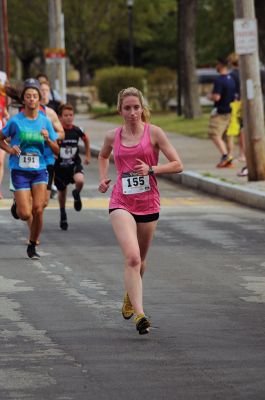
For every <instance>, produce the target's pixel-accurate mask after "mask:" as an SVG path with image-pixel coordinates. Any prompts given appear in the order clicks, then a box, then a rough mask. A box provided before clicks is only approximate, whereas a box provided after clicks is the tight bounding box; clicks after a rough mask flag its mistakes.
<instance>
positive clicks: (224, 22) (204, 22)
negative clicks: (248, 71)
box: [197, 0, 234, 65]
mask: <svg viewBox="0 0 265 400" xmlns="http://www.w3.org/2000/svg"><path fill="white" fill-rule="evenodd" d="M197 9H198V11H197V64H199V65H209V64H213V63H215V61H216V58H217V57H218V56H220V55H222V56H227V55H228V54H229V53H231V52H233V51H234V41H233V19H234V15H233V1H232V0H222V1H218V2H217V1H216V0H198V8H197Z"/></svg>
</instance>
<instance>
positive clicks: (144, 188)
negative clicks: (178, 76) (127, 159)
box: [121, 172, 151, 194]
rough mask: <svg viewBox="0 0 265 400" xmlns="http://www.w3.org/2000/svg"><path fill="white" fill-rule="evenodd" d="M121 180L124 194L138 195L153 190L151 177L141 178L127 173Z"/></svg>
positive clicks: (132, 173)
mask: <svg viewBox="0 0 265 400" xmlns="http://www.w3.org/2000/svg"><path fill="white" fill-rule="evenodd" d="M121 179H122V191H123V194H137V193H143V192H148V191H149V190H151V187H150V182H149V175H146V176H140V175H137V174H136V173H134V172H126V173H124V174H122V178H121Z"/></svg>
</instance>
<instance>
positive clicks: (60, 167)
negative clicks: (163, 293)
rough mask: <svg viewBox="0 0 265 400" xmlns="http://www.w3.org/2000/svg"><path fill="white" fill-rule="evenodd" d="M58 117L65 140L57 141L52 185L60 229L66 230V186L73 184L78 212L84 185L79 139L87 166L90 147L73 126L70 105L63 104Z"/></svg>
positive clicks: (76, 127) (78, 129)
mask: <svg viewBox="0 0 265 400" xmlns="http://www.w3.org/2000/svg"><path fill="white" fill-rule="evenodd" d="M59 115H60V119H61V122H62V125H63V127H64V131H65V138H64V140H62V141H59V146H60V154H59V156H58V158H57V160H56V162H55V179H54V183H55V185H56V187H57V190H58V200H59V204H60V213H61V214H60V227H61V229H63V230H67V228H68V222H67V215H66V211H65V203H66V195H67V186H68V185H69V183H74V184H75V189H74V190H73V191H72V195H73V198H74V208H75V210H76V211H80V210H81V208H82V202H81V198H80V192H81V190H82V188H83V185H84V173H83V165H82V162H81V158H80V156H79V148H78V142H79V139H82V140H83V141H84V145H85V160H84V163H85V164H86V165H87V164H89V162H90V146H89V139H88V136H87V135H86V134H85V133H84V132H83V131H82V129H80V128H79V127H78V126H75V125H73V120H74V109H73V106H72V105H71V104H63V105H62V106H61V107H60V109H59Z"/></svg>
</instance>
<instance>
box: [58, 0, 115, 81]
mask: <svg viewBox="0 0 265 400" xmlns="http://www.w3.org/2000/svg"><path fill="white" fill-rule="evenodd" d="M120 8H121V0H117V1H109V0H101V1H100V2H99V1H98V0H90V1H89V2H88V1H86V2H84V1H83V0H75V1H74V2H73V1H72V0H65V1H64V2H63V12H64V15H65V32H66V34H65V38H66V49H67V54H68V56H69V58H70V60H71V62H72V64H73V65H74V67H75V68H76V69H77V70H78V71H79V73H80V84H81V85H85V84H86V83H87V82H88V79H89V76H88V73H89V72H90V73H91V72H93V70H94V69H95V68H96V67H97V66H99V65H101V66H102V64H103V65H108V64H111V61H112V60H113V53H114V46H115V43H116V37H117V34H116V32H117V31H118V29H117V28H116V27H118V26H119V21H120V19H121V14H120Z"/></svg>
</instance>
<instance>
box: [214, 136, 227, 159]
mask: <svg viewBox="0 0 265 400" xmlns="http://www.w3.org/2000/svg"><path fill="white" fill-rule="evenodd" d="M212 141H213V142H214V144H215V146H216V147H217V149H218V150H219V151H220V153H221V154H222V155H224V154H227V153H228V151H227V148H226V144H225V142H224V141H223V139H222V138H220V137H218V136H213V137H212Z"/></svg>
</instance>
